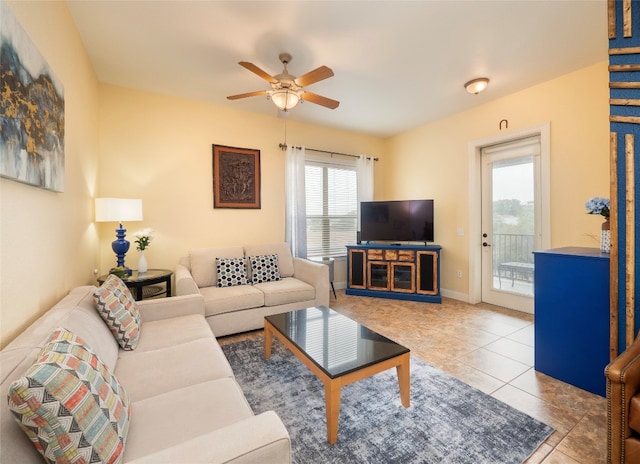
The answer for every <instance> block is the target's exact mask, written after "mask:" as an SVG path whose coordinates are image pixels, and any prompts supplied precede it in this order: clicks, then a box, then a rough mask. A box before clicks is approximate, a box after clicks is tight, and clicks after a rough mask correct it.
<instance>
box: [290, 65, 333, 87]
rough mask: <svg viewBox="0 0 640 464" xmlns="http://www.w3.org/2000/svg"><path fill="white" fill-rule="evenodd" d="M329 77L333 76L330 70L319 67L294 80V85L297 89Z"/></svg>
mask: <svg viewBox="0 0 640 464" xmlns="http://www.w3.org/2000/svg"><path fill="white" fill-rule="evenodd" d="M331 76H333V71H332V70H331V68H327V67H326V66H320V67H319V68H316V69H314V70H313V71H309V72H308V73H306V74H303V75H302V76H300V77H297V78H296V79H295V83H296V85H298V86H299V87H306V86H307V85H311V84H315V83H316V82H320V81H322V80H324V79H328V78H329V77H331Z"/></svg>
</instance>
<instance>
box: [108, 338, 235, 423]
mask: <svg viewBox="0 0 640 464" xmlns="http://www.w3.org/2000/svg"><path fill="white" fill-rule="evenodd" d="M115 373H116V375H117V376H118V378H119V379H120V381H121V382H122V383H123V385H126V386H127V393H129V397H130V398H131V401H134V402H135V401H140V400H142V399H146V398H151V397H152V396H157V395H161V394H164V393H167V392H170V391H172V390H176V389H179V388H184V387H186V386H189V385H195V384H198V383H202V382H207V381H209V380H214V379H221V378H225V377H231V376H233V371H232V370H231V366H230V365H229V362H228V361H227V358H226V357H225V356H224V353H223V352H222V348H220V345H219V344H218V342H217V341H216V339H215V338H213V337H211V338H208V339H200V340H193V341H191V342H188V343H182V344H180V345H176V346H172V347H168V348H162V349H157V350H153V351H146V352H138V350H136V351H127V352H124V351H122V352H121V356H120V358H119V359H118V365H117V366H116V370H115ZM167 417H170V416H167ZM136 427H137V426H136Z"/></svg>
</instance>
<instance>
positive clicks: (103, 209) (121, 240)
mask: <svg viewBox="0 0 640 464" xmlns="http://www.w3.org/2000/svg"><path fill="white" fill-rule="evenodd" d="M95 206H96V222H117V223H119V224H120V227H118V228H117V229H116V239H115V240H114V241H113V242H111V248H112V249H113V252H114V253H115V254H116V256H117V260H118V264H117V267H124V268H126V267H125V265H124V255H125V254H126V253H127V251H129V241H128V240H126V239H125V234H126V232H127V230H126V229H125V228H123V227H122V223H123V222H125V221H142V200H133V199H129V198H96V199H95Z"/></svg>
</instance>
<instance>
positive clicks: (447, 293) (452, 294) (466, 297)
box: [440, 288, 469, 303]
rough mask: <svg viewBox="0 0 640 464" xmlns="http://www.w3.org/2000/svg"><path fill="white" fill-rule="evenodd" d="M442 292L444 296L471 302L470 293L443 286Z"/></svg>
mask: <svg viewBox="0 0 640 464" xmlns="http://www.w3.org/2000/svg"><path fill="white" fill-rule="evenodd" d="M440 294H441V295H442V296H446V297H447V298H453V299H454V300H459V301H464V302H465V303H469V294H468V293H460V292H454V291H453V290H447V289H446V288H441V289H440Z"/></svg>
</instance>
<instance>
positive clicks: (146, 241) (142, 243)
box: [133, 228, 153, 274]
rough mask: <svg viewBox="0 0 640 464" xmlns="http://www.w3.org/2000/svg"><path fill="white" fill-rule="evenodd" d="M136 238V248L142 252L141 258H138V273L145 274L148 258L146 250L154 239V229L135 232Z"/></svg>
mask: <svg viewBox="0 0 640 464" xmlns="http://www.w3.org/2000/svg"><path fill="white" fill-rule="evenodd" d="M133 235H134V237H135V238H136V240H135V243H136V248H137V249H138V251H139V252H140V259H138V274H144V273H145V272H147V269H148V266H147V258H146V257H145V255H144V250H146V249H147V248H149V245H151V242H152V241H153V229H149V228H146V229H143V230H139V231H138V232H136V233H135V234H133Z"/></svg>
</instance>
